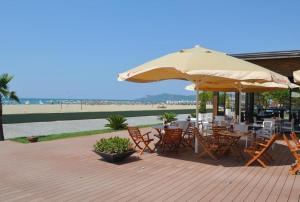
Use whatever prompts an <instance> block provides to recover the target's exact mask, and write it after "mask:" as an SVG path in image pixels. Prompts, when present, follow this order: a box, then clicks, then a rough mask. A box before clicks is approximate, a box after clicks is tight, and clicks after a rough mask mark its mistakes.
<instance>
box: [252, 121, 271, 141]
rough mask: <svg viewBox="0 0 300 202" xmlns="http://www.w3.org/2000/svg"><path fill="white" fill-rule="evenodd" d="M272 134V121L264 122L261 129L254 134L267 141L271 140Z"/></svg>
mask: <svg viewBox="0 0 300 202" xmlns="http://www.w3.org/2000/svg"><path fill="white" fill-rule="evenodd" d="M273 132H274V129H273V121H264V122H263V128H262V129H260V130H258V131H256V134H257V136H258V137H262V138H268V139H269V138H271V136H272V134H273Z"/></svg>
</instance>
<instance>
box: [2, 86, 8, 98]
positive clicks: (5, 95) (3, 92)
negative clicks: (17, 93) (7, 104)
mask: <svg viewBox="0 0 300 202" xmlns="http://www.w3.org/2000/svg"><path fill="white" fill-rule="evenodd" d="M0 95H2V96H3V97H8V96H9V90H8V89H5V88H2V87H0Z"/></svg>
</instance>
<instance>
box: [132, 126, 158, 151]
mask: <svg viewBox="0 0 300 202" xmlns="http://www.w3.org/2000/svg"><path fill="white" fill-rule="evenodd" d="M127 130H128V133H129V135H130V137H131V139H132V141H133V142H134V144H135V147H134V149H136V148H139V149H140V150H141V151H140V155H142V154H143V153H144V151H145V150H146V149H148V150H149V151H150V152H154V150H153V149H151V148H150V146H149V144H150V143H151V142H152V141H153V140H154V139H150V138H149V134H150V133H151V132H147V133H145V134H143V135H142V134H141V132H140V130H139V128H138V127H128V128H127Z"/></svg>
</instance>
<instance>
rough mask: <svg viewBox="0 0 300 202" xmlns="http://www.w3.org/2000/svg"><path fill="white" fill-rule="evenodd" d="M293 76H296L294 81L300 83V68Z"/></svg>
mask: <svg viewBox="0 0 300 202" xmlns="http://www.w3.org/2000/svg"><path fill="white" fill-rule="evenodd" d="M293 76H294V81H295V82H296V83H299V84H300V70H297V71H294V73H293Z"/></svg>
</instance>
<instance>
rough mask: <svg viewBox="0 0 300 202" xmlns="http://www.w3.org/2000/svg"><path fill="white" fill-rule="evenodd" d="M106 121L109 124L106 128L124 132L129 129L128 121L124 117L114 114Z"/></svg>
mask: <svg viewBox="0 0 300 202" xmlns="http://www.w3.org/2000/svg"><path fill="white" fill-rule="evenodd" d="M106 120H107V121H108V124H106V125H105V127H110V128H111V129H114V130H122V129H125V128H127V123H126V121H127V119H126V118H124V116H122V115H119V114H113V115H111V116H109V117H108V118H107V119H106Z"/></svg>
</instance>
